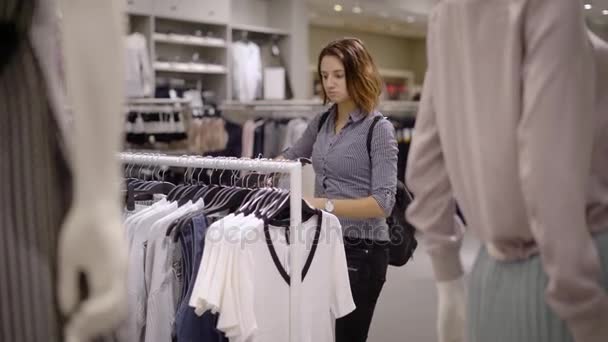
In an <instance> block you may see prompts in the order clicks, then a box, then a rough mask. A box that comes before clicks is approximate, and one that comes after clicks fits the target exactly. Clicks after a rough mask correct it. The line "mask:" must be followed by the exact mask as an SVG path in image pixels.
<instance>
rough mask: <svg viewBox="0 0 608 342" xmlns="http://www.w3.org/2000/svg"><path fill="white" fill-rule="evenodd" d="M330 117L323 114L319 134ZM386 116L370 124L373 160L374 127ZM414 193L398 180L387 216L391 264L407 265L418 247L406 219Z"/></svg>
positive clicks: (413, 232) (370, 156) (368, 148)
mask: <svg viewBox="0 0 608 342" xmlns="http://www.w3.org/2000/svg"><path fill="white" fill-rule="evenodd" d="M328 117H329V111H327V112H325V113H323V114H321V118H320V120H319V127H318V128H317V134H318V133H319V131H320V130H321V127H323V124H324V123H325V121H327V118H328ZM383 118H384V117H382V116H376V117H374V120H373V121H372V124H371V125H370V126H369V131H368V133H367V154H368V155H369V161H370V163H371V161H372V155H371V148H372V138H373V135H374V127H375V126H376V124H377V123H378V121H380V120H381V119H383ZM412 199H413V197H412V195H411V193H410V192H409V190H408V189H407V187H406V186H405V184H403V182H401V181H400V180H397V191H396V193H395V206H394V207H393V210H392V212H391V215H390V216H389V217H387V218H386V223H387V225H388V232H389V237H390V242H387V243H388V244H389V262H388V263H389V265H392V266H403V265H405V264H406V263H407V262H408V261H409V260H410V259H411V258H412V256H413V255H414V251H415V250H416V247H418V241H416V236H415V233H416V229H415V228H414V227H413V226H412V225H411V224H410V223H409V222H407V220H406V219H405V211H406V210H407V207H408V205H409V204H410V203H411V202H412Z"/></svg>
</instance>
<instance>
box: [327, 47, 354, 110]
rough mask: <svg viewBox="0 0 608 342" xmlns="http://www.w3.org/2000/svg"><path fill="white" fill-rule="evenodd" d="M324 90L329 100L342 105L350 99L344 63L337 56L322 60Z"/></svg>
mask: <svg viewBox="0 0 608 342" xmlns="http://www.w3.org/2000/svg"><path fill="white" fill-rule="evenodd" d="M321 78H322V80H323V88H324V89H325V93H326V94H327V97H328V98H329V100H330V101H331V102H333V103H342V102H344V101H347V100H349V99H350V96H349V95H348V89H347V88H346V74H345V71H344V65H342V61H340V60H339V59H338V57H335V56H325V57H323V59H322V60H321Z"/></svg>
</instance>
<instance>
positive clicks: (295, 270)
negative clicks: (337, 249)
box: [289, 162, 321, 342]
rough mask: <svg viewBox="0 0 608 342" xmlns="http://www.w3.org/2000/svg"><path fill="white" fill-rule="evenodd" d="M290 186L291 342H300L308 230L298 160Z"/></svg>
mask: <svg viewBox="0 0 608 342" xmlns="http://www.w3.org/2000/svg"><path fill="white" fill-rule="evenodd" d="M289 177H290V179H289V186H290V189H289V190H290V192H291V194H290V198H289V200H290V201H291V203H289V204H290V205H289V206H290V209H291V213H290V222H289V223H290V226H291V227H290V230H289V231H290V232H291V234H290V235H291V238H290V240H291V244H290V248H289V252H290V253H289V263H290V265H291V272H290V273H291V276H290V287H289V291H290V296H291V298H290V299H291V300H290V305H289V314H290V317H289V323H290V324H289V340H290V341H291V342H298V341H299V338H300V336H302V335H301V334H300V329H301V327H300V324H299V323H300V313H301V311H300V301H301V300H302V298H301V296H300V294H301V293H302V292H301V290H300V289H301V287H302V286H301V285H302V271H301V270H302V264H301V263H300V261H301V259H300V256H301V255H303V253H302V252H301V251H302V249H303V247H302V245H303V244H305V243H306V242H305V241H306V239H305V237H306V232H304V231H303V230H302V165H301V164H300V163H299V162H296V163H295V165H293V164H292V166H290V170H289ZM318 219H319V220H320V219H321V218H320V217H319V218H318Z"/></svg>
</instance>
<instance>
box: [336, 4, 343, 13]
mask: <svg viewBox="0 0 608 342" xmlns="http://www.w3.org/2000/svg"><path fill="white" fill-rule="evenodd" d="M334 11H336V12H342V5H340V4H335V5H334Z"/></svg>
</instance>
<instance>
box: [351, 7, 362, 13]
mask: <svg viewBox="0 0 608 342" xmlns="http://www.w3.org/2000/svg"><path fill="white" fill-rule="evenodd" d="M361 12H363V10H362V9H361V7H359V6H355V7H353V13H355V14H359V13H361Z"/></svg>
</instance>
